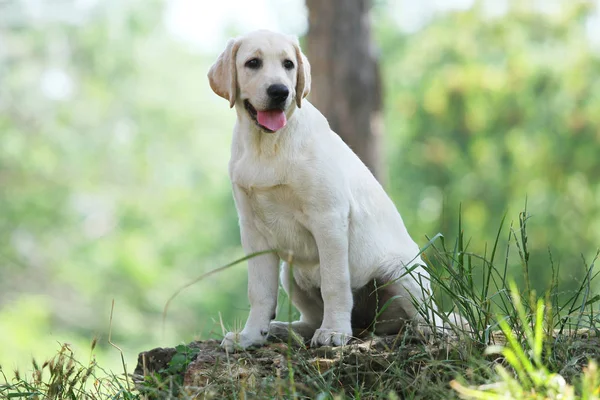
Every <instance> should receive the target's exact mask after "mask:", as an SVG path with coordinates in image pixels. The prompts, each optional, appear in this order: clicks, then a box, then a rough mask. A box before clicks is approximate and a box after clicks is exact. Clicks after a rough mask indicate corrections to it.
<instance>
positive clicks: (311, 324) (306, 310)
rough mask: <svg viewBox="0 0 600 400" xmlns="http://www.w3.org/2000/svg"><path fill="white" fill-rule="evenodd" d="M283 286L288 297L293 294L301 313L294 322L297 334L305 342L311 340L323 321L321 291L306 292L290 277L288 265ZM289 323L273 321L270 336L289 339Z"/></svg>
mask: <svg viewBox="0 0 600 400" xmlns="http://www.w3.org/2000/svg"><path fill="white" fill-rule="evenodd" d="M281 284H282V285H283V288H284V289H285V292H286V293H287V295H288V297H289V296H290V293H291V300H292V304H293V305H294V306H295V307H296V308H297V309H298V311H300V320H298V321H294V322H292V324H291V326H292V329H293V330H294V332H295V333H297V334H298V335H300V336H301V337H302V338H303V339H304V341H308V340H310V339H311V338H312V337H313V335H314V333H315V331H316V330H317V329H318V328H319V326H320V325H321V321H322V320H323V300H322V298H321V293H320V291H319V289H315V290H314V291H306V290H304V289H302V288H301V287H300V286H298V284H297V283H296V281H295V280H294V278H293V277H290V267H289V266H288V264H287V263H284V264H283V268H282V269H281ZM289 325H290V324H289V323H288V322H285V321H272V322H271V324H270V326H269V336H271V337H274V338H277V339H280V340H284V339H286V338H287V337H288V333H289V332H288V328H289Z"/></svg>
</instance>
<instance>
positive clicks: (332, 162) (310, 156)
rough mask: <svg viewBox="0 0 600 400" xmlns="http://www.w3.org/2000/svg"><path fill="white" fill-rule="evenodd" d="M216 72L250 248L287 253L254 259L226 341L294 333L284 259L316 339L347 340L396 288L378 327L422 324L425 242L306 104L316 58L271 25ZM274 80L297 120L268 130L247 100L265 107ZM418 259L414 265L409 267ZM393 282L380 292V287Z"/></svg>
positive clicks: (236, 45) (245, 40)
mask: <svg viewBox="0 0 600 400" xmlns="http://www.w3.org/2000/svg"><path fill="white" fill-rule="evenodd" d="M234 51H235V53H234ZM252 57H260V58H261V60H262V62H263V65H262V67H261V68H260V69H259V70H251V69H248V68H247V67H245V63H246V61H247V60H248V59H250V58H252ZM286 58H287V59H290V60H293V61H294V63H295V69H294V70H292V71H289V70H286V69H284V68H283V67H282V60H283V59H286ZM209 80H210V83H211V87H212V88H213V90H214V91H215V93H217V94H218V95H219V96H221V97H224V98H226V99H227V100H230V102H231V105H232V106H233V105H234V106H235V110H236V113H237V122H236V124H235V128H234V132H233V143H232V148H231V160H230V163H229V176H230V178H231V182H232V185H233V194H234V197H235V203H236V208H237V211H238V214H239V220H240V229H241V238H242V245H243V248H244V250H245V251H246V252H247V253H252V252H258V251H262V250H268V249H278V250H280V252H279V254H278V255H275V254H268V255H262V256H260V257H256V258H253V259H251V260H250V261H249V265H248V296H249V300H250V306H251V309H250V314H249V316H248V320H247V322H246V325H245V327H244V329H243V330H242V331H241V332H240V333H234V332H229V333H227V335H226V336H225V338H224V339H223V342H222V346H223V347H225V348H226V349H228V350H232V349H233V348H234V345H239V346H241V347H242V348H246V347H248V346H252V345H261V344H263V343H265V341H266V338H267V335H268V333H269V331H271V333H272V334H273V333H280V332H281V331H282V330H285V329H286V327H287V323H281V322H277V321H273V318H274V316H275V311H276V305H277V304H276V303H277V290H278V275H279V265H280V260H287V258H288V256H289V254H292V260H293V279H292V280H290V279H288V278H289V276H288V273H289V268H290V266H289V265H287V263H284V264H283V268H282V269H281V281H282V284H283V286H284V288H285V289H286V291H287V292H288V293H289V292H290V289H291V292H292V300H293V303H294V305H295V306H296V307H297V308H298V309H299V310H300V312H301V314H302V317H301V319H300V321H297V322H295V323H294V324H293V327H294V329H296V330H297V331H298V332H299V333H300V334H301V335H304V336H307V335H308V336H309V337H310V336H312V344H313V345H342V344H345V343H346V342H347V340H348V339H349V338H350V337H351V335H352V332H353V328H355V329H357V328H366V326H360V325H361V324H362V325H369V323H370V322H369V321H372V320H373V318H374V316H375V314H376V312H377V309H378V308H379V309H380V308H381V306H382V305H383V304H384V303H385V301H386V300H387V299H390V298H392V297H393V296H399V298H397V299H395V300H394V301H393V302H392V305H391V306H390V307H388V308H387V309H386V310H385V312H384V313H383V314H382V315H381V316H380V318H379V319H380V320H381V321H380V322H378V323H377V324H376V325H375V331H376V333H394V332H397V331H398V330H399V329H400V328H401V327H402V325H403V324H405V323H406V321H408V320H410V321H412V322H420V321H421V322H422V317H421V316H420V314H419V313H418V311H417V309H416V307H415V305H414V302H413V299H412V298H414V299H416V301H417V303H425V302H427V303H429V299H428V298H426V297H428V296H429V293H430V288H429V276H428V274H427V272H426V271H425V270H424V269H423V268H422V267H421V265H423V264H424V263H423V261H422V260H421V258H420V257H419V247H418V246H417V244H416V243H415V242H414V241H413V240H412V239H411V237H410V236H409V234H408V232H407V230H406V227H405V226H404V223H403V221H402V218H401V217H400V214H399V213H398V211H397V210H396V208H395V206H394V204H393V203H392V201H391V200H390V198H389V197H388V196H387V194H386V193H385V191H384V190H383V188H382V187H381V185H380V184H379V183H378V182H377V180H376V179H375V178H374V177H373V175H372V174H371V172H370V171H369V170H368V169H367V167H365V165H364V164H363V163H362V162H361V161H360V160H359V158H358V157H357V156H356V155H355V154H354V153H353V152H352V150H350V148H349V147H348V146H347V145H346V144H345V143H344V142H343V141H342V140H341V139H340V137H339V136H338V135H337V134H336V133H334V132H333V131H332V130H331V129H330V127H329V124H328V123H327V120H326V119H325V117H324V116H323V115H322V114H321V113H320V112H319V111H318V110H317V109H316V108H315V107H314V106H313V105H312V104H310V102H308V101H307V100H305V99H304V100H302V99H303V98H304V97H306V95H307V94H308V92H309V90H310V65H309V63H308V60H306V58H305V57H304V56H303V55H302V53H301V51H300V48H299V46H298V41H297V39H295V38H292V37H289V36H286V35H282V34H277V33H273V32H268V31H257V32H253V33H250V34H248V35H246V36H242V37H240V38H237V39H233V40H232V41H230V42H229V44H228V46H227V49H226V50H225V51H224V53H223V54H222V55H221V56H220V57H219V58H218V60H217V62H216V63H215V64H214V65H213V67H212V68H211V70H210V72H209ZM275 83H277V84H284V85H286V86H287V87H288V88H289V89H290V96H289V98H288V99H287V102H286V109H285V110H286V111H285V112H286V115H287V118H288V123H287V125H286V126H285V127H284V128H282V129H280V130H279V131H277V132H275V133H268V132H265V131H264V130H262V129H261V128H260V127H259V126H258V125H257V123H255V121H253V120H252V119H251V118H250V115H249V113H248V111H247V110H246V109H245V108H244V101H245V100H247V101H249V102H250V103H251V104H252V105H253V106H254V107H255V108H256V109H258V110H263V109H264V108H265V107H266V106H267V102H268V97H267V95H266V89H267V87H268V86H269V85H271V84H275ZM299 94H301V95H299ZM411 266H415V269H414V270H413V272H412V274H410V275H406V269H407V267H411ZM418 276H420V279H421V282H420V284H421V285H422V286H423V287H424V289H425V291H423V290H422V289H421V287H420V286H419V285H418V284H417V282H416V280H415V278H414V277H418ZM396 279H397V280H396ZM393 280H396V281H395V282H393V283H392V284H390V285H388V286H386V287H385V288H382V289H379V290H378V291H377V294H374V288H375V286H374V285H378V286H381V285H383V284H385V283H387V282H390V281H393ZM353 325H354V326H353ZM438 325H440V326H441V325H442V324H441V323H438Z"/></svg>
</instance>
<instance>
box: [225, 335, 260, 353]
mask: <svg viewBox="0 0 600 400" xmlns="http://www.w3.org/2000/svg"><path fill="white" fill-rule="evenodd" d="M265 342H266V335H260V334H258V335H250V334H248V333H247V332H244V331H242V332H239V333H238V332H227V334H226V335H225V337H224V338H223V341H222V342H221V347H222V348H224V349H225V351H227V352H233V351H234V350H237V349H241V350H243V349H247V348H248V347H250V346H261V345H263V344H265Z"/></svg>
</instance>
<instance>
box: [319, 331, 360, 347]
mask: <svg viewBox="0 0 600 400" xmlns="http://www.w3.org/2000/svg"><path fill="white" fill-rule="evenodd" d="M351 336H352V331H351V330H350V331H349V332H341V331H339V330H335V329H322V328H321V329H317V331H316V332H315V334H314V336H313V338H312V340H311V341H310V345H311V347H318V346H343V345H345V344H346V343H348V341H349V340H350V338H351Z"/></svg>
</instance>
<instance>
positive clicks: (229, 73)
mask: <svg viewBox="0 0 600 400" xmlns="http://www.w3.org/2000/svg"><path fill="white" fill-rule="evenodd" d="M208 80H209V82H210V87H211V88H212V90H213V91H214V92H215V93H216V94H218V95H219V96H221V97H223V98H224V99H227V100H229V105H230V107H233V106H234V105H235V104H236V102H239V103H240V104H242V105H243V107H244V109H245V112H246V113H247V114H248V116H249V118H251V119H252V120H253V121H254V122H255V123H256V124H257V125H258V126H259V127H260V128H261V129H262V130H263V131H265V132H275V131H277V130H279V129H281V128H283V127H284V126H285V124H286V123H287V116H289V115H290V112H293V109H294V107H296V106H297V107H301V105H302V99H303V98H305V97H306V96H307V95H308V92H309V91H310V64H309V63H308V60H307V59H306V57H305V56H304V54H302V51H301V50H300V46H299V44H298V39H297V38H295V37H290V36H287V35H283V34H279V33H274V32H269V31H265V30H261V31H256V32H252V33H250V34H247V35H245V36H242V37H239V38H236V39H231V40H230V41H229V42H228V43H227V47H226V48H225V50H224V51H223V53H221V55H220V56H219V58H218V59H217V61H216V62H215V63H214V64H213V66H212V67H211V68H210V71H209V72H208ZM286 114H287V116H286Z"/></svg>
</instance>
